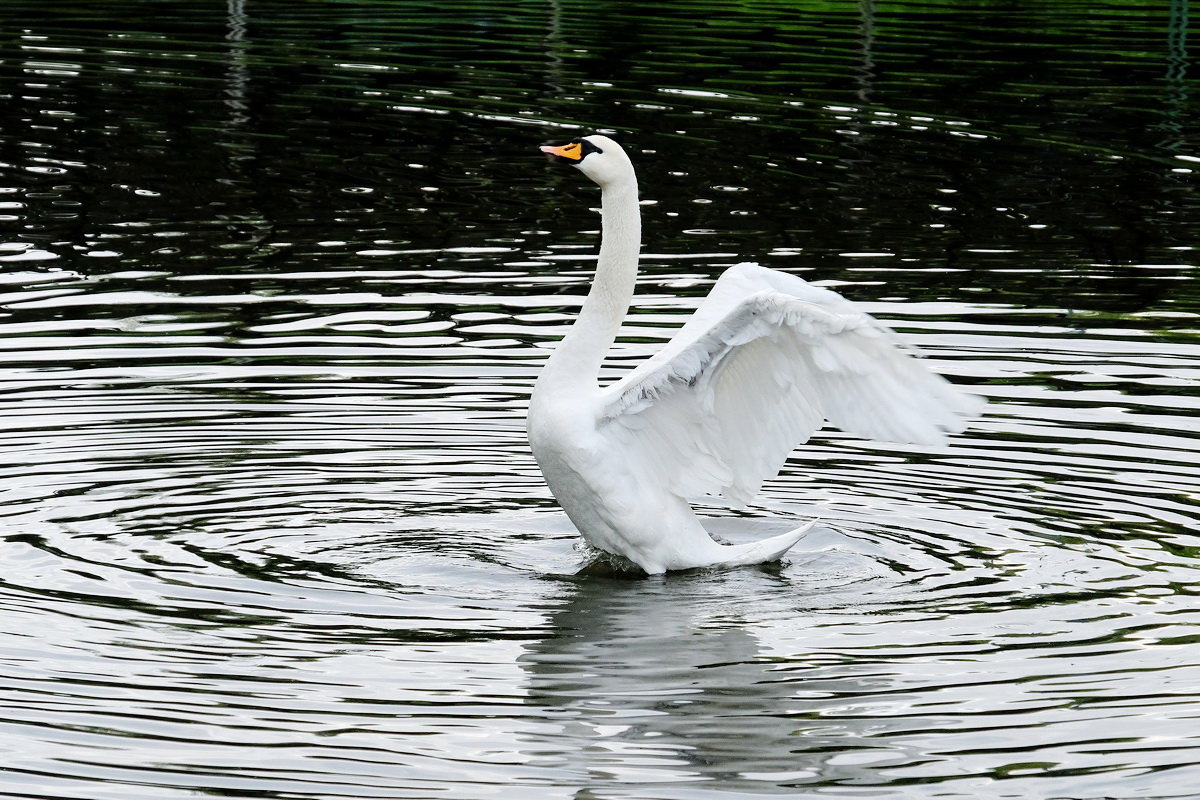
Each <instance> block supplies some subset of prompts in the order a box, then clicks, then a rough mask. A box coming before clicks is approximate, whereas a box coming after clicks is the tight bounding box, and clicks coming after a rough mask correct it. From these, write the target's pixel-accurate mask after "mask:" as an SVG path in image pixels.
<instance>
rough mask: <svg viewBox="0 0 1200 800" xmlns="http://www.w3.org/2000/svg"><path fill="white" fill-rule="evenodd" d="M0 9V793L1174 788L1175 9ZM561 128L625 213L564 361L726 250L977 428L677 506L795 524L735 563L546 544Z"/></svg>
mask: <svg viewBox="0 0 1200 800" xmlns="http://www.w3.org/2000/svg"><path fill="white" fill-rule="evenodd" d="M0 14H3V17H4V23H5V24H4V25H3V26H2V27H0V30H2V31H3V38H2V45H0V48H2V49H0V77H2V81H0V94H2V95H3V97H2V98H0V99H2V100H3V103H4V108H5V111H4V116H3V128H2V133H0V168H2V169H3V176H2V180H0V193H2V194H0V215H2V218H0V222H2V223H3V228H2V229H0V230H2V236H0V239H3V242H2V243H0V280H3V282H4V285H3V287H0V288H2V289H3V297H2V298H0V303H2V305H3V311H4V314H5V316H3V317H2V318H0V352H2V354H3V355H2V358H3V360H4V365H3V367H4V369H3V375H2V378H3V381H2V384H0V405H2V414H3V418H2V430H0V441H2V449H0V453H2V455H0V491H2V495H0V535H2V536H3V545H2V547H0V557H2V559H3V571H2V572H0V575H2V576H3V582H2V583H0V603H2V604H3V605H2V611H0V614H2V615H3V630H4V631H5V636H4V639H3V643H2V644H0V692H2V699H0V704H2V711H0V745H2V748H0V749H2V752H3V756H2V759H3V765H4V767H5V771H4V772H3V773H2V774H0V794H3V795H4V796H6V797H14V798H39V799H41V798H56V799H60V798H72V799H74V798H80V799H82V798H87V799H88V800H107V799H108V798H113V799H114V800H116V799H117V798H120V799H121V800H127V799H128V798H148V799H150V798H152V799H153V800H174V799H175V798H191V797H197V796H204V795H209V796H220V797H244V798H250V797H256V798H264V797H269V798H280V800H283V799H284V798H287V799H288V800H295V799H296V798H306V799H307V798H350V797H352V798H409V797H411V798H426V797H454V798H459V797H461V798H481V797H498V798H539V799H540V798H562V797H572V798H579V799H580V800H582V798H605V799H609V798H639V799H641V798H646V799H649V798H655V799H656V800H659V799H665V800H674V799H675V798H679V799H680V800H694V799H699V798H731V797H750V796H759V795H763V794H776V795H784V796H790V797H824V796H832V797H887V798H895V797H904V798H934V797H937V798H1001V797H1013V798H1100V797H1121V798H1132V797H1138V798H1148V797H1154V798H1178V797H1200V788H1197V787H1200V766H1197V765H1198V764H1200V739H1198V733H1197V731H1200V722H1198V720H1200V710H1198V706H1197V703H1196V700H1195V697H1196V695H1197V692H1198V691H1200V655H1197V641H1200V638H1198V637H1200V619H1198V612H1197V607H1196V588H1195V587H1196V584H1197V578H1198V577H1200V573H1198V569H1197V557H1198V556H1200V550H1198V549H1197V538H1196V531H1197V528H1198V523H1200V508H1198V504H1197V497H1198V492H1200V464H1198V463H1197V457H1196V451H1197V445H1198V444H1200V441H1198V440H1200V425H1198V423H1197V418H1198V416H1200V392H1198V391H1197V377H1198V376H1200V322H1198V319H1200V280H1198V279H1197V274H1196V265H1197V263H1198V260H1197V259H1198V256H1197V251H1196V249H1195V248H1196V247H1197V246H1200V245H1198V242H1200V229H1198V223H1197V220H1198V219H1200V213H1198V212H1200V200H1198V198H1197V193H1196V188H1195V187H1196V180H1195V179H1196V174H1195V173H1194V172H1193V170H1194V169H1197V167H1196V162H1197V160H1200V140H1198V131H1197V127H1196V119H1197V117H1196V110H1197V109H1196V102H1195V97H1196V96H1197V92H1196V86H1195V79H1194V75H1195V68H1194V66H1193V64H1192V61H1191V55H1190V52H1191V50H1190V45H1191V42H1190V31H1189V28H1188V22H1189V16H1188V15H1189V8H1188V4H1187V2H1186V0H1178V1H1177V2H1174V3H1168V2H1157V3H1151V2H1127V3H1119V4H1118V3H1111V2H1110V3H1087V4H1082V3H1073V2H1057V3H1053V4H1049V3H1047V4H1041V3H1033V2H1028V3H990V4H983V3H979V4H954V3H949V2H944V0H942V1H941V2H929V3H922V4H917V3H905V2H876V3H870V2H863V3H862V4H857V3H851V2H818V1H817V0H810V1H809V2H804V3H794V4H793V3H788V4H782V3H771V2H761V3H744V4H728V3H716V2H702V1H701V0H692V1H691V2H678V3H671V4H669V5H667V6H666V7H650V6H635V5H628V4H614V3H608V2H604V0H601V1H600V2H596V1H595V0H593V2H587V3H583V2H558V3H556V2H547V3H540V2H538V3H535V2H522V3H516V4H510V5H508V6H499V5H496V4H483V3H468V2H462V3H453V4H434V3H430V4H420V3H402V2H386V1H380V2H369V3H368V2H352V1H349V0H348V1H346V2H325V3H305V4H295V3H282V2H274V1H272V2H259V1H258V0H246V1H245V2H243V1H242V0H232V1H231V2H229V3H228V4H226V3H221V2H216V1H215V0H214V1H212V2H199V1H198V0H186V2H169V3H164V2H161V0H160V1H159V2H154V3H150V2H145V0H133V2H125V3H120V4H117V3H112V2H94V3H89V4H82V3H61V4H55V3H44V2H42V3H34V2H29V0H10V1H9V2H8V3H6V4H5V5H4V8H3V10H2V11H0ZM577 126H586V127H587V128H589V129H603V130H607V131H611V132H613V133H614V135H617V136H619V137H620V138H621V139H622V140H623V141H624V142H625V143H626V144H627V145H628V146H629V148H630V149H631V150H632V151H633V152H634V154H635V158H636V160H637V163H638V166H639V170H640V174H641V180H642V184H643V197H644V199H645V200H646V201H649V202H648V203H647V205H646V206H645V218H646V219H645V227H646V247H645V252H646V257H645V259H644V271H643V277H642V280H641V282H640V286H639V291H640V296H639V298H638V299H637V301H636V305H635V308H634V310H633V316H632V318H631V321H630V324H629V326H628V328H627V329H626V334H627V335H626V336H624V337H623V338H622V340H621V341H620V343H619V344H618V348H617V352H616V353H615V355H614V358H613V359H612V362H611V367H610V374H612V375H617V374H619V373H620V371H621V370H623V369H626V368H628V367H629V366H631V365H632V364H633V363H635V362H636V359H637V358H640V357H642V356H644V355H645V354H647V353H649V352H652V351H653V350H654V348H655V347H656V346H658V344H659V343H661V342H662V341H663V340H664V339H665V338H667V337H668V336H669V335H670V333H671V331H672V330H673V329H674V327H676V326H677V325H678V324H680V322H681V320H682V319H683V317H684V315H685V314H686V313H687V311H688V310H689V309H690V308H692V307H694V306H695V304H696V303H697V302H698V299H699V297H700V296H702V295H703V294H704V292H706V291H707V288H708V286H709V285H710V284H711V282H712V280H713V279H714V278H715V276H716V274H718V272H719V270H720V269H721V268H722V267H723V266H726V265H729V264H732V263H735V262H737V261H740V260H747V259H752V260H758V261H760V262H763V263H767V264H770V265H774V266H780V267H783V268H786V269H789V270H792V271H794V272H796V273H797V274H801V275H803V276H804V277H806V278H808V279H810V280H815V281H819V282H821V283H823V284H824V285H829V286H833V287H836V288H838V289H839V290H840V291H842V292H843V293H845V294H846V295H847V296H849V297H851V298H853V299H855V300H857V301H859V302H861V303H863V304H864V305H865V306H866V307H867V308H868V309H869V310H871V311H872V312H874V313H876V314H878V315H879V316H881V317H884V318H886V319H888V320H889V321H890V322H891V323H892V324H893V325H894V326H895V327H896V328H897V329H898V330H899V331H901V332H902V333H903V334H904V335H905V336H906V337H907V338H908V339H909V340H910V341H912V342H914V343H916V344H917V345H918V346H920V347H921V348H923V349H924V350H925V351H926V352H927V353H928V354H929V355H930V356H931V357H932V358H933V361H934V363H935V364H936V366H937V367H938V368H939V369H940V370H942V371H944V372H945V373H946V374H948V375H950V376H951V377H952V379H953V380H955V381H956V382H958V383H961V384H964V385H966V386H967V387H968V388H970V390H971V391H974V392H977V393H980V394H984V395H987V396H988V397H989V398H990V399H991V405H990V406H989V409H988V413H987V415H986V416H985V417H984V418H982V419H981V420H979V421H978V423H977V424H975V425H974V426H973V427H972V429H971V430H970V431H969V432H968V433H966V434H965V435H963V436H961V437H958V438H956V439H955V441H954V442H953V445H952V446H951V447H949V448H945V449H934V448H912V447H902V446H897V445H885V444H879V443H871V442H863V441H858V440H855V439H852V438H850V437H848V436H846V435H843V434H841V433H838V432H836V431H828V432H825V433H822V434H821V435H820V436H819V437H817V438H816V439H814V441H813V442H812V443H811V445H810V446H809V447H807V448H806V449H804V450H802V451H799V452H798V453H796V454H795V456H794V457H793V458H792V460H791V461H790V462H789V464H788V466H787V467H786V469H785V470H784V473H783V474H782V475H781V476H780V478H779V479H778V480H775V481H772V482H770V483H769V484H768V485H767V487H766V488H765V490H764V492H763V495H762V496H761V498H760V502H759V503H758V504H757V505H756V506H755V507H754V508H753V509H752V510H751V511H750V512H749V513H738V512H735V511H733V510H731V509H729V508H727V507H725V506H723V505H721V504H720V503H719V502H717V501H713V503H712V504H710V505H709V506H706V507H705V513H706V514H708V515H709V516H711V517H713V524H714V527H716V528H717V529H718V530H719V531H721V532H722V533H723V534H724V535H725V536H726V537H727V538H730V539H733V540H749V539H751V538H756V537H760V536H763V535H766V534H768V533H770V532H773V531H777V530H778V529H779V528H780V526H786V525H788V524H789V522H790V521H791V520H793V519H797V518H799V519H807V518H811V517H813V516H816V515H820V516H822V517H823V518H824V520H825V527H823V528H820V529H818V530H817V531H816V532H814V534H813V535H812V536H811V537H810V539H809V540H807V541H806V542H805V543H804V544H803V545H802V546H801V548H800V549H798V551H797V552H796V553H794V554H793V555H792V556H791V557H790V558H789V560H787V561H786V562H784V563H782V564H780V565H774V566H768V567H763V568H756V569H740V570H733V571H727V572H717V573H709V572H701V573H695V574H684V575H675V576H668V577H666V578H663V579H637V578H632V577H628V576H619V575H612V574H604V573H602V572H601V573H600V574H594V573H595V572H596V571H595V570H592V571H590V572H589V571H588V570H586V569H584V567H585V566H586V565H587V564H588V557H587V555H586V554H585V553H583V552H580V551H579V550H577V549H576V547H575V545H576V536H575V534H574V533H573V531H572V529H571V527H570V524H569V523H568V522H567V521H566V519H565V517H564V516H563V515H562V513H561V512H560V511H559V510H558V508H557V506H556V505H555V504H554V502H553V499H552V498H551V497H550V496H549V494H548V492H547V490H546V488H545V486H544V484H543V483H542V481H541V479H540V476H539V475H538V473H537V470H536V467H535V465H534V463H533V461H532V458H531V456H530V454H529V451H528V448H527V446H526V444H525V441H524V434H523V414H524V406H525V401H526V397H527V394H528V391H529V387H530V385H531V382H532V380H533V378H534V376H535V375H536V373H537V370H538V368H539V365H540V363H541V361H542V359H543V357H544V355H545V353H546V352H547V350H548V348H550V347H552V346H553V344H554V342H555V341H556V340H557V339H558V337H559V336H561V334H562V332H563V330H564V329H565V326H566V325H567V324H568V323H569V321H570V319H571V318H572V315H573V313H574V310H575V308H576V307H577V305H578V302H579V297H580V296H581V294H582V292H583V290H584V287H585V285H586V282H587V279H588V276H589V268H590V266H591V264H592V254H593V252H594V247H595V242H596V230H597V222H596V217H595V215H594V214H592V213H591V212H590V211H589V208H590V207H593V206H595V205H596V204H597V201H598V198H597V195H596V193H595V191H594V188H593V187H591V186H589V185H587V183H586V182H585V181H583V180H582V179H581V178H580V177H579V176H578V175H575V174H571V173H570V172H569V171H562V170H557V169H555V168H554V165H550V164H546V163H544V161H543V160H542V159H541V158H540V156H539V155H538V154H537V152H536V145H538V144H540V143H542V142H543V141H545V140H547V139H552V138H555V137H559V136H563V135H565V134H573V133H574V132H575V131H576V130H577ZM581 570H583V572H582V574H581Z"/></svg>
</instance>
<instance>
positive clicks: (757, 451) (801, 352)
mask: <svg viewBox="0 0 1200 800" xmlns="http://www.w3.org/2000/svg"><path fill="white" fill-rule="evenodd" d="M980 405H981V403H980V400H979V398H977V397H974V396H971V395H966V394H963V393H962V392H961V391H960V390H958V389H957V388H956V387H954V386H953V385H951V384H950V383H949V382H947V381H946V380H945V379H944V378H942V377H941V376H940V375H937V374H935V373H933V372H930V371H929V370H928V369H927V368H926V367H925V365H924V364H923V363H922V362H921V361H919V360H918V359H916V358H914V357H913V354H912V353H911V351H909V350H908V349H907V348H906V347H905V346H904V345H903V344H902V343H901V342H900V341H899V340H898V338H897V337H896V335H895V334H894V333H892V332H891V331H890V330H888V329H887V328H886V327H884V326H883V325H881V324H880V323H879V322H877V321H876V320H874V319H872V318H871V317H869V316H867V315H866V314H864V313H862V312H861V311H857V310H856V309H855V308H854V306H853V305H852V304H851V303H850V302H849V301H847V300H846V299H844V298H843V297H841V296H840V295H838V294H836V293H835V292H832V291H829V290H827V289H821V288H819V287H815V286H812V285H811V284H809V283H807V282H805V281H804V280H802V279H800V278H797V277H795V276H793V275H788V274H786V273H782V272H778V271H776V270H771V269H766V268H763V267H759V266H756V265H753V264H740V265H737V266H735V267H731V268H730V269H729V270H727V271H726V272H725V274H723V275H722V276H721V278H720V280H718V281H717V283H716V285H715V286H714V287H713V291H712V292H711V293H710V294H709V296H708V298H707V299H706V300H705V301H704V303H703V304H702V305H701V306H700V308H698V309H697V310H696V313H695V314H694V315H693V317H692V318H691V319H690V320H689V321H688V323H687V324H686V325H685V326H684V327H683V328H681V329H680V332H679V333H678V334H677V335H676V336H675V338H673V339H672V340H671V341H670V342H669V343H668V344H667V345H666V346H665V347H664V348H663V350H662V351H661V352H660V353H658V354H657V355H655V356H654V357H653V358H651V359H649V360H647V361H646V362H645V363H643V364H642V365H641V366H639V367H638V368H637V369H635V370H633V371H632V372H630V373H629V374H628V375H626V376H625V377H624V378H622V379H621V380H620V381H618V382H617V383H615V384H612V385H611V386H609V387H608V388H607V389H606V390H605V404H604V407H603V410H602V412H601V414H600V421H599V426H600V429H601V431H602V432H603V433H605V434H606V435H608V436H612V437H614V438H615V439H616V442H615V443H616V444H618V445H619V446H620V447H622V448H623V449H625V450H626V452H628V453H629V456H630V458H631V459H638V461H637V462H636V463H641V464H644V465H646V466H647V467H648V468H649V469H650V470H651V471H652V472H651V474H653V475H655V476H656V477H658V478H660V479H662V480H664V481H665V482H666V484H667V485H668V486H669V487H670V489H671V491H672V492H674V493H675V494H678V495H679V496H682V497H687V496H693V495H697V494H702V493H709V494H716V493H720V494H723V495H725V496H726V497H727V498H729V499H730V500H732V501H734V502H736V503H740V504H743V505H744V504H746V503H748V502H749V501H750V499H751V498H752V497H753V496H754V494H755V493H756V492H757V491H758V489H759V487H760V486H761V484H762V482H763V481H764V480H765V479H767V478H769V477H772V476H774V475H775V474H776V473H777V472H778V471H779V469H780V468H781V467H782V466H783V462H784V460H785V459H786V458H787V455H788V453H790V452H791V451H792V450H793V449H794V448H795V447H796V446H797V445H799V444H802V443H803V442H805V441H807V440H808V438H809V436H811V435H812V434H813V432H814V431H816V430H818V429H819V428H821V427H822V426H823V425H824V424H825V422H826V421H828V422H831V423H833V424H834V425H836V426H837V427H839V428H842V429H843V430H846V431H848V432H851V433H853V434H855V435H858V436H863V437H869V438H873V439H883V440H888V441H898V442H911V443H920V444H937V443H941V442H943V441H945V435H946V433H948V432H958V431H961V430H962V429H963V428H964V427H965V424H964V421H963V418H962V416H961V415H965V414H970V413H973V412H975V411H976V410H978V407H979V406H980Z"/></svg>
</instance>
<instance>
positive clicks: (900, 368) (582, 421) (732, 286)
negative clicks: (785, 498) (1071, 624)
mask: <svg viewBox="0 0 1200 800" xmlns="http://www.w3.org/2000/svg"><path fill="white" fill-rule="evenodd" d="M542 150H543V151H544V152H546V153H548V154H550V155H552V156H554V157H555V160H557V161H561V162H566V163H569V164H571V165H573V166H575V167H578V168H579V170H580V171H581V172H583V174H585V175H587V176H588V177H589V178H591V179H592V180H593V181H595V182H596V183H598V184H599V185H600V188H601V190H602V194H601V213H602V220H601V240H600V257H599V262H598V263H597V265H596V276H595V279H594V281H593V283H592V287H591V291H590V292H589V293H588V296H587V299H586V300H585V301H584V304H583V308H582V309H581V310H580V312H579V316H578V318H577V319H576V320H575V323H574V325H572V326H571V329H570V330H569V331H568V332H567V335H566V336H564V337H563V340H562V342H561V343H560V344H559V345H558V348H557V349H556V350H555V351H554V353H553V354H552V355H551V356H550V358H549V360H548V361H547V362H546V365H545V367H544V369H543V370H542V373H541V375H540V376H539V377H538V379H537V383H536V384H535V385H534V388H533V394H532V396H531V398H530V402H529V416H528V420H527V427H528V433H529V444H530V447H531V448H532V450H533V455H534V457H535V458H536V459H537V463H538V466H539V467H540V468H541V470H542V474H543V475H544V476H545V478H546V483H547V484H549V486H550V490H551V491H552V492H553V493H554V496H555V497H556V498H557V499H558V501H559V503H560V504H561V505H562V507H563V510H564V511H566V513H567V516H568V517H570V519H571V522H573V523H574V524H575V527H577V528H578V529H579V532H580V533H581V534H582V535H583V537H584V539H586V540H587V541H588V542H589V543H591V544H592V545H593V546H595V547H597V548H599V549H601V550H604V551H607V552H609V553H616V554H619V555H621V556H624V557H625V558H627V559H629V560H630V561H632V562H634V563H635V564H637V565H638V566H640V567H641V568H642V569H644V570H645V571H646V572H648V573H650V574H656V573H661V572H665V571H667V570H675V569H688V568H692V567H706V566H734V565H740V564H755V563H759V562H765V561H773V560H775V559H777V558H779V557H780V556H782V555H783V554H784V553H785V552H786V551H787V550H788V548H790V547H791V546H792V545H793V544H795V543H796V541H797V540H799V539H800V537H801V536H802V535H803V534H804V533H805V532H806V531H807V530H808V529H809V528H810V527H812V525H813V523H811V522H810V523H808V524H807V525H804V526H802V527H799V528H796V529H795V530H793V531H791V532H789V533H785V534H782V535H779V536H773V537H771V538H768V539H765V540H762V541H759V542H753V543H751V544H742V545H725V544H720V543H718V542H717V541H715V540H714V539H713V538H712V537H711V536H710V535H709V534H708V533H707V532H706V531H705V529H704V528H703V526H702V525H701V524H700V520H699V519H697V517H696V515H695V513H693V511H692V508H691V506H690V505H689V503H688V501H687V498H688V497H694V496H696V495H700V494H703V493H712V494H715V493H721V494H723V495H724V496H725V497H727V498H728V499H730V500H732V501H733V502H735V503H738V504H741V505H744V504H745V503H747V502H749V500H750V499H751V498H752V497H753V495H754V494H755V492H757V491H758V488H759V486H760V485H761V484H762V482H763V480H765V479H766V478H769V477H772V476H773V475H775V474H776V473H777V472H778V471H779V469H780V468H781V467H782V466H783V462H784V460H785V459H786V458H787V455H788V453H789V452H791V450H792V449H793V448H794V447H795V446H796V445H798V444H801V443H803V442H804V441H806V440H807V439H808V437H809V436H810V435H811V434H812V433H813V432H814V431H816V430H817V429H818V428H820V427H821V426H822V425H823V424H824V423H825V421H826V420H828V421H830V422H832V423H833V424H835V425H837V426H838V427H840V428H843V429H845V430H847V431H851V432H853V433H855V434H857V435H861V436H869V437H873V438H880V439H887V440H892V441H900V442H914V443H923V444H936V443H941V442H943V441H944V440H945V433H946V432H958V431H960V430H962V429H963V427H964V423H963V421H962V418H961V417H960V414H963V415H965V414H970V413H973V412H974V411H975V410H976V409H977V408H978V406H979V402H980V401H979V399H978V398H976V397H973V396H970V395H966V394H963V393H961V392H960V391H959V390H958V389H956V388H955V387H954V386H952V385H951V384H950V383H948V382H947V381H946V380H945V379H943V378H942V377H941V376H939V375H935V374H934V373H932V372H929V371H928V370H927V369H926V368H925V366H924V365H923V364H922V363H921V362H919V361H918V360H916V359H915V358H913V357H912V356H911V355H910V354H909V353H908V352H907V351H906V349H905V348H904V346H903V345H901V344H900V343H899V341H898V340H897V338H896V336H895V334H893V333H892V332H891V331H890V330H888V329H887V328H885V327H884V326H882V325H881V324H880V323H878V322H876V321H875V320H873V319H872V318H871V317H869V316H867V315H866V314H864V313H862V312H861V311H858V310H856V309H855V307H854V306H853V305H852V304H851V303H850V302H849V301H848V300H846V299H844V298H843V297H841V296H840V295H838V294H836V293H834V292H832V291H829V290H827V289H822V288H819V287H816V286H812V285H810V284H808V283H806V282H805V281H804V280H802V279H800V278H797V277H796V276H794V275H789V274H787V273H783V272H778V271H776V270H772V269H766V268H764V267H760V266H757V265H755V264H738V265H736V266H733V267H730V268H729V269H728V270H726V271H725V273H724V274H722V275H721V277H720V279H719V280H718V281H717V282H716V284H715V285H714V286H713V289H712V292H711V293H710V294H709V295H708V297H707V298H706V299H705V300H704V302H703V303H702V304H701V305H700V307H699V308H698V309H696V312H695V313H694V314H693V315H692V317H691V318H690V319H689V320H688V322H687V323H686V324H685V325H684V326H683V328H681V329H680V330H679V332H678V333H677V334H676V336H675V337H674V338H673V339H672V340H671V341H670V342H669V343H668V344H667V345H666V346H665V347H663V349H662V350H661V351H660V352H659V353H657V354H656V355H654V356H653V357H652V358H650V359H648V360H647V361H645V362H644V363H642V364H641V365H640V366H638V367H637V368H636V369H634V370H632V371H631V372H630V373H629V374H627V375H625V377H623V378H621V379H620V380H619V381H617V382H616V383H613V384H611V385H608V386H601V385H600V384H599V383H598V376H599V372H600V366H601V363H602V361H603V360H604V357H605V354H606V353H607V352H608V350H609V348H610V347H611V346H612V343H613V341H614V340H615V338H616V336H617V331H618V329H619V328H620V327H621V322H622V320H623V319H624V318H625V315H626V313H627V312H628V310H629V303H630V300H631V299H632V297H633V288H634V280H635V277H636V275H637V269H638V250H639V249H640V247H641V216H640V209H639V205H638V190H637V178H636V177H635V175H634V170H633V165H632V163H631V162H630V160H629V157H628V156H627V155H626V153H625V151H624V150H622V149H621V147H620V145H618V144H617V143H616V142H614V141H613V140H612V139H609V138H607V137H605V136H585V137H583V138H581V139H576V140H574V141H572V142H571V143H570V144H566V145H562V146H559V147H551V146H546V147H542Z"/></svg>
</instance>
